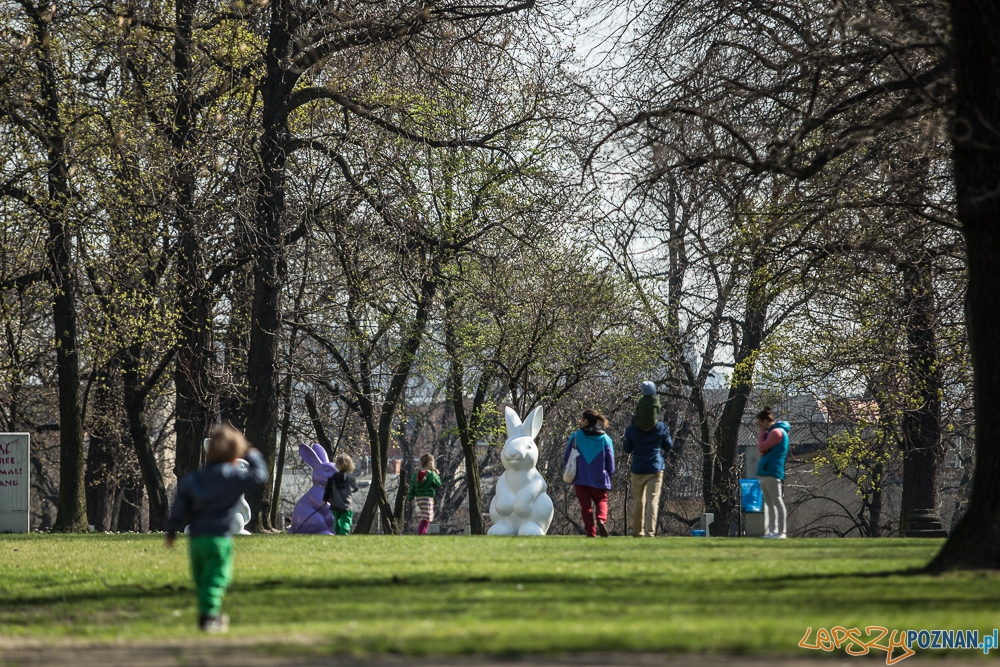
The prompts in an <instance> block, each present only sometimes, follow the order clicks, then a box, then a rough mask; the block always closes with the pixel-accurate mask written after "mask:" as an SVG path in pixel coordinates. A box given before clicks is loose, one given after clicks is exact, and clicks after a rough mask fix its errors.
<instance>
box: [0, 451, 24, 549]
mask: <svg viewBox="0 0 1000 667" xmlns="http://www.w3.org/2000/svg"><path fill="white" fill-rule="evenodd" d="M30 441H31V439H30V437H29V435H28V434H27V433H0V533H27V532H28V530H29V528H30V527H31V519H30V516H29V511H28V508H29V505H28V492H29V491H30V489H31V484H30V479H29V477H28V473H29V471H30V470H31V461H30V459H29V457H30V455H31V444H30Z"/></svg>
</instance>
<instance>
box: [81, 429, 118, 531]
mask: <svg viewBox="0 0 1000 667" xmlns="http://www.w3.org/2000/svg"><path fill="white" fill-rule="evenodd" d="M118 476H119V475H118V464H117V461H116V459H115V452H114V445H113V443H112V442H111V440H110V439H109V438H105V437H104V435H103V434H101V433H98V432H96V431H95V432H94V433H91V434H90V445H89V447H88V448H87V469H86V472H85V473H84V484H85V486H86V489H87V491H86V493H87V521H88V522H89V523H90V525H91V526H93V527H94V530H95V531H97V532H99V533H104V532H107V531H109V530H111V529H112V527H113V525H114V508H115V497H116V496H117V495H118V485H117V483H116V482H117V479H118Z"/></svg>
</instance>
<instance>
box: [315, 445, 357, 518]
mask: <svg viewBox="0 0 1000 667" xmlns="http://www.w3.org/2000/svg"><path fill="white" fill-rule="evenodd" d="M334 463H335V464H336V466H337V472H335V473H333V474H332V475H331V476H330V479H328V480H326V489H325V490H324V491H323V502H325V503H329V504H330V509H331V510H332V511H333V518H334V521H335V522H336V523H335V524H334V526H333V533H334V534H335V535H350V534H351V523H352V522H353V521H354V512H353V511H351V494H352V493H354V492H355V491H357V490H358V483H357V481H356V480H355V479H354V475H352V474H351V473H352V472H354V459H352V458H351V457H350V456H348V455H347V454H338V455H337V458H336V459H335V461H334Z"/></svg>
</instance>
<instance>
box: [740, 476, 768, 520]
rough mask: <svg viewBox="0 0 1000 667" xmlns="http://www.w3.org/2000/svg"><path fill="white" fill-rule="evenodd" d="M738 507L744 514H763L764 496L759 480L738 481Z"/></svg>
mask: <svg viewBox="0 0 1000 667" xmlns="http://www.w3.org/2000/svg"><path fill="white" fill-rule="evenodd" d="M740 506H741V508H742V509H743V511H744V512H763V511H764V494H763V493H761V490H760V480H759V479H741V480H740Z"/></svg>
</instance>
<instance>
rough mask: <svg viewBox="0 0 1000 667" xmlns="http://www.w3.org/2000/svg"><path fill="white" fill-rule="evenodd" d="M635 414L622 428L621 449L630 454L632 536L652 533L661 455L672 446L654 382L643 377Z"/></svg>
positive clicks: (648, 535)
mask: <svg viewBox="0 0 1000 667" xmlns="http://www.w3.org/2000/svg"><path fill="white" fill-rule="evenodd" d="M640 391H641V392H642V397H641V398H640V399H639V400H638V401H637V402H636V406H635V416H634V417H633V418H632V423H631V424H629V425H628V428H626V429H625V437H624V438H623V440H622V451H624V452H625V453H626V454H631V455H632V498H633V505H632V536H633V537H654V536H655V535H656V518H657V515H658V514H659V512H660V489H661V488H662V486H663V468H664V461H663V456H664V454H666V453H667V452H669V451H670V449H671V448H672V447H673V446H674V442H673V440H671V439H670V429H668V428H667V425H666V424H664V423H663V422H662V421H660V418H659V415H660V399H659V397H658V396H657V395H656V385H655V384H653V383H652V382H650V381H648V380H647V381H645V382H643V383H642V385H641V386H640Z"/></svg>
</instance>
